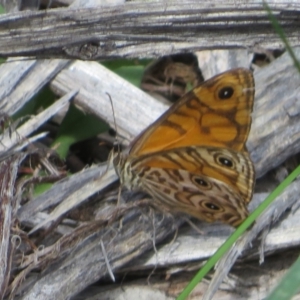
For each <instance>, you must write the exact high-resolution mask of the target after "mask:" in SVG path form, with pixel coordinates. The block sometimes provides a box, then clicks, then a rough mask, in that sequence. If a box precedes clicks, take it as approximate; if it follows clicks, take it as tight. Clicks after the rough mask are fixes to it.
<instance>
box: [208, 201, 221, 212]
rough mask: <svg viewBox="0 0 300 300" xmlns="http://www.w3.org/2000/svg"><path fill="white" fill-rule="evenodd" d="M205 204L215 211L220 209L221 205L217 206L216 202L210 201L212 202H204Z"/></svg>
mask: <svg viewBox="0 0 300 300" xmlns="http://www.w3.org/2000/svg"><path fill="white" fill-rule="evenodd" d="M204 205H205V207H206V208H208V209H209V210H214V211H216V210H220V207H219V206H217V205H215V204H213V203H210V202H206V203H204Z"/></svg>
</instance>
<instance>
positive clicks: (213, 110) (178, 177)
mask: <svg viewBox="0 0 300 300" xmlns="http://www.w3.org/2000/svg"><path fill="white" fill-rule="evenodd" d="M253 100H254V79H253V75H252V73H251V71H249V70H247V69H243V68H238V69H233V70H230V71H227V72H225V73H222V74H219V75H217V76H215V77H213V78H211V79H209V80H207V81H205V82H203V83H201V84H200V85H198V86H197V87H195V88H194V89H193V90H192V91H190V92H188V93H187V94H185V95H184V96H183V97H182V98H181V99H180V100H179V101H178V102H176V103H175V104H173V105H172V106H171V107H170V108H169V109H168V110H167V111H166V112H165V113H164V114H163V115H162V116H161V117H160V118H159V119H158V120H156V121H155V122H154V123H152V124H151V125H150V126H149V127H147V128H146V129H145V130H144V131H143V132H142V133H141V134H140V135H139V136H138V137H137V138H136V139H135V140H134V142H133V143H132V145H131V147H130V149H129V151H128V152H127V154H124V153H118V154H117V155H116V156H115V157H114V160H113V163H114V167H115V170H116V172H117V174H118V176H119V178H120V182H121V185H122V186H126V187H127V188H128V189H130V190H143V191H145V192H147V193H148V194H149V195H151V196H152V197H153V199H154V201H156V204H161V205H163V207H165V208H166V209H168V210H169V211H174V212H183V213H186V214H189V215H191V216H194V217H196V218H198V219H201V220H204V221H207V222H213V221H221V222H223V223H226V224H229V225H231V226H234V227H236V226H238V225H239V224H240V223H241V222H242V221H243V220H244V219H245V218H246V217H247V215H248V210H247V204H248V203H249V202H250V200H251V198H252V193H253V188H254V177H255V174H254V167H253V163H252V161H251V159H250V156H249V153H248V151H247V148H246V140H247V138H248V135H249V131H250V126H251V112H252V108H253Z"/></svg>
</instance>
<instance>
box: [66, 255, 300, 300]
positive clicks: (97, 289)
mask: <svg viewBox="0 0 300 300" xmlns="http://www.w3.org/2000/svg"><path fill="white" fill-rule="evenodd" d="M298 256H299V251H297V250H294V251H289V252H287V253H284V254H283V253H282V254H278V255H276V256H273V257H269V258H268V260H267V261H266V263H265V264H264V265H261V266H258V265H257V264H255V263H251V262H245V263H238V264H237V266H236V268H235V269H234V270H233V271H232V273H231V274H230V275H229V276H228V278H226V280H225V281H224V282H223V283H222V287H221V288H220V289H219V290H218V292H217V293H216V294H215V296H214V297H213V298H212V299H218V300H261V299H265V297H266V296H267V295H268V293H269V292H270V291H271V290H272V288H273V286H274V285H276V283H278V282H279V281H280V279H281V278H282V277H283V276H284V274H285V273H286V272H287V270H288V269H289V268H290V267H291V265H292V264H293V263H294V261H295V260H296V259H297V258H298ZM199 267H200V266H199V264H197V262H195V263H194V264H189V265H185V273H184V276H178V273H177V271H178V269H177V268H176V267H174V268H173V270H170V271H169V273H168V274H167V276H166V277H167V278H164V277H163V276H162V274H161V273H158V274H157V275H156V273H157V271H155V272H154V274H152V275H151V277H150V278H149V281H147V280H145V279H143V278H136V279H134V280H131V281H130V284H124V283H123V284H122V285H116V284H106V285H105V286H101V285H96V286H93V287H90V288H89V289H86V290H85V291H83V292H82V293H80V294H79V295H78V296H76V297H74V298H72V300H82V299H85V300H98V299H109V300H112V299H124V300H131V299H141V300H148V299H151V300H157V299H159V300H173V299H176V297H177V295H178V294H179V292H180V291H181V290H182V289H183V288H184V287H185V286H186V285H187V284H188V283H189V281H190V280H191V279H192V274H191V273H192V272H191V271H192V270H197V269H199ZM172 271H173V272H174V273H175V274H174V275H172ZM149 282H150V284H149ZM206 289H207V280H203V281H202V282H201V283H199V284H198V285H197V286H196V288H195V289H194V290H193V292H192V293H191V294H190V295H189V297H188V298H187V299H189V300H200V299H202V295H203V293H204V292H205V290H206ZM293 300H299V295H297V296H295V297H293Z"/></svg>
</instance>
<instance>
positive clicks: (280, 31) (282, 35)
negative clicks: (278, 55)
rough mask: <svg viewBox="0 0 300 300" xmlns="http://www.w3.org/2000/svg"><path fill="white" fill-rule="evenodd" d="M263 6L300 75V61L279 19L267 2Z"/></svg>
mask: <svg viewBox="0 0 300 300" xmlns="http://www.w3.org/2000/svg"><path fill="white" fill-rule="evenodd" d="M263 5H264V8H265V10H266V11H267V13H268V17H269V20H270V22H271V24H272V26H273V28H274V29H275V31H276V32H277V34H278V35H279V37H280V39H281V40H282V42H283V43H284V45H285V47H286V50H287V52H288V53H289V55H290V56H291V58H292V60H293V62H294V65H295V67H296V68H297V70H298V72H299V73H300V63H299V61H298V60H297V57H296V55H295V53H294V51H293V49H292V47H291V46H290V43H289V41H288V40H287V38H286V36H285V33H284V31H283V29H282V27H281V26H280V25H279V23H278V21H277V19H276V18H275V16H274V15H273V13H272V11H271V9H270V7H269V5H268V4H267V2H265V1H263Z"/></svg>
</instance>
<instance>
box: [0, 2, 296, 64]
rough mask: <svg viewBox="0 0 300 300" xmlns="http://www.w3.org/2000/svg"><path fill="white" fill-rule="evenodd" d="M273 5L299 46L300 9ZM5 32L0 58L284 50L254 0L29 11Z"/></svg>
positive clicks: (0, 36)
mask: <svg viewBox="0 0 300 300" xmlns="http://www.w3.org/2000/svg"><path fill="white" fill-rule="evenodd" d="M268 3H269V5H270V7H271V9H272V11H273V13H274V15H275V17H276V18H277V19H278V21H279V22H280V23H281V25H282V26H283V29H284V30H285V33H286V34H287V37H288V39H289V42H290V44H291V45H293V46H296V45H299V39H298V35H297V33H298V28H299V24H298V18H297V16H298V13H299V10H300V5H299V3H297V2H290V1H278V2H277V1H272V2H271V1H269V2H268ZM116 20H117V21H116ZM0 27H1V30H0V56H20V55H24V56H36V57H55V56H59V57H63V58H81V59H93V60H95V59H104V58H112V57H151V56H154V57H157V56H159V55H166V54H171V53H174V52H180V51H184V50H188V51H196V50H205V49H208V48H209V49H218V48H219V49H220V48H221V49H223V48H225V47H226V48H237V47H240V48H247V47H250V48H252V47H255V46H256V45H259V46H261V47H266V48H267V47H269V48H270V47H272V48H281V47H282V46H283V44H282V42H281V40H280V38H279V37H278V35H277V34H276V33H275V31H274V29H273V28H272V26H271V25H270V22H269V19H268V16H267V14H266V11H265V9H264V7H263V5H262V2H261V1H257V0H252V1H242V2H241V1H239V2H236V1H234V0H230V1H226V3H225V2H224V1H221V0H214V1H213V2H212V1H210V0H206V1H201V2H199V1H197V0H190V1H180V0H177V1H166V2H159V3H157V2H156V1H151V2H149V1H147V2H144V1H141V2H134V1H133V2H127V3H125V4H124V5H118V6H115V7H93V8H84V9H69V8H68V9H51V10H46V11H38V12H32V11H25V12H19V13H15V14H6V15H3V16H1V17H0Z"/></svg>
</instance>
